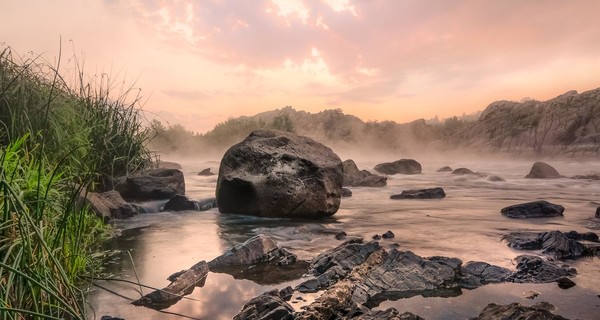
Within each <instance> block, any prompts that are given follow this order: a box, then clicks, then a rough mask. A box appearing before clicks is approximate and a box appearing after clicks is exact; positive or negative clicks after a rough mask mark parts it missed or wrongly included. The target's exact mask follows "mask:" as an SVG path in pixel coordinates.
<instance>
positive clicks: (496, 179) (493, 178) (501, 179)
mask: <svg viewBox="0 0 600 320" xmlns="http://www.w3.org/2000/svg"><path fill="white" fill-rule="evenodd" d="M487 180H488V181H492V182H503V181H506V180H504V178H502V177H499V176H488V177H487Z"/></svg>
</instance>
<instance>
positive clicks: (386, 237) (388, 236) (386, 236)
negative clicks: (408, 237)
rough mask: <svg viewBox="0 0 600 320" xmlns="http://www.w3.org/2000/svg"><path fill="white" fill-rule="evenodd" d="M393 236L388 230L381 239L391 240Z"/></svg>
mask: <svg viewBox="0 0 600 320" xmlns="http://www.w3.org/2000/svg"><path fill="white" fill-rule="evenodd" d="M395 236H396V235H395V234H394V233H393V232H392V231H391V230H388V231H386V232H385V233H384V234H382V235H381V237H382V238H384V239H391V238H393V237H395Z"/></svg>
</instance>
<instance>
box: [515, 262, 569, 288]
mask: <svg viewBox="0 0 600 320" xmlns="http://www.w3.org/2000/svg"><path fill="white" fill-rule="evenodd" d="M515 262H516V263H517V271H516V272H514V273H513V274H512V275H510V276H509V277H507V280H508V281H512V282H519V283H526V282H527V283H547V282H554V281H556V280H558V279H559V278H561V277H571V276H574V275H576V274H577V270H575V269H574V268H570V267H569V266H567V265H564V264H560V263H558V262H556V261H554V260H548V259H544V258H542V257H538V256H531V255H521V256H518V257H517V258H516V259H515Z"/></svg>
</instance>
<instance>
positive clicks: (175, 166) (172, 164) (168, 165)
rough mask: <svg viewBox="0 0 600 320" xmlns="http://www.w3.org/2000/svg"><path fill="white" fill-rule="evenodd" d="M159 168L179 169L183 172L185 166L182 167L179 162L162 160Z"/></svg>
mask: <svg viewBox="0 0 600 320" xmlns="http://www.w3.org/2000/svg"><path fill="white" fill-rule="evenodd" d="M157 168H159V169H178V170H181V169H183V166H181V165H180V164H179V163H177V162H171V161H162V160H160V161H158V166H157Z"/></svg>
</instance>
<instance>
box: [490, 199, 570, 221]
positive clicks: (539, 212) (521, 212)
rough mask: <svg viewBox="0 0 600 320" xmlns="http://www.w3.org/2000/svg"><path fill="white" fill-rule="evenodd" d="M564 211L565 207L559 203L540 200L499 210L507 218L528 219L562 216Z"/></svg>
mask: <svg viewBox="0 0 600 320" xmlns="http://www.w3.org/2000/svg"><path fill="white" fill-rule="evenodd" d="M564 211H565V207H563V206H561V205H557V204H553V203H550V202H548V201H544V200H540V201H533V202H527V203H521V204H516V205H512V206H508V207H506V208H503V209H502V210H501V211H500V212H501V213H502V215H503V216H506V217H508V218H514V219H528V218H549V217H557V216H562V215H563V212H564Z"/></svg>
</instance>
